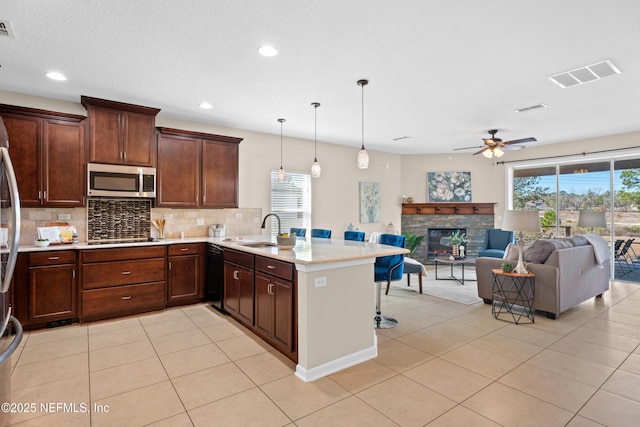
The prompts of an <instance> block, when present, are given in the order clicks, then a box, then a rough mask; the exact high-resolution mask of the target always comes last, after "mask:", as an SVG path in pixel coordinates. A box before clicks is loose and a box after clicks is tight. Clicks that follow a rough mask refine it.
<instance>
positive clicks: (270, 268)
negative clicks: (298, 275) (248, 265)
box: [256, 256, 293, 280]
mask: <svg viewBox="0 0 640 427" xmlns="http://www.w3.org/2000/svg"><path fill="white" fill-rule="evenodd" d="M256 270H258V271H262V272H265V273H268V274H271V275H273V276H278V277H282V278H283V279H285V280H293V264H291V263H289V262H284V261H278V260H276V259H273V258H266V257H262V256H256Z"/></svg>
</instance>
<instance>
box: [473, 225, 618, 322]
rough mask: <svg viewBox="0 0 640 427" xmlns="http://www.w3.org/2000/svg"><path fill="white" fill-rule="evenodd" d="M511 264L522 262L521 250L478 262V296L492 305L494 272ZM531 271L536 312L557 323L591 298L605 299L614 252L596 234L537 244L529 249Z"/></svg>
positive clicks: (527, 257) (512, 249)
mask: <svg viewBox="0 0 640 427" xmlns="http://www.w3.org/2000/svg"><path fill="white" fill-rule="evenodd" d="M505 260H509V261H510V262H511V263H512V264H513V266H514V267H515V265H516V264H517V262H518V247H517V246H515V245H509V247H508V248H507V251H506V252H505V257H504V258H503V259H497V258H486V257H481V258H478V259H477V260H476V274H477V277H478V296H479V297H480V298H482V299H483V300H484V302H485V303H486V304H491V302H492V299H493V297H492V291H491V286H492V283H493V275H492V273H491V270H492V269H494V268H498V269H499V268H500V264H501V263H502V262H504V261H505ZM524 260H525V265H526V268H527V270H529V271H530V272H531V273H534V274H535V275H536V277H535V309H536V310H540V311H544V312H546V313H547V317H549V318H551V319H555V318H556V316H558V315H559V314H560V313H562V312H563V311H565V310H568V309H570V308H572V307H575V306H576V305H578V304H580V303H581V302H583V301H586V300H588V299H589V298H593V297H597V296H602V293H603V292H605V291H607V290H608V289H609V276H610V273H609V272H610V267H611V262H610V252H609V250H608V245H607V242H606V241H605V240H604V239H602V238H601V237H600V236H596V235H593V234H589V235H578V236H573V237H570V238H564V239H550V240H536V241H535V242H534V243H533V244H532V245H531V246H529V247H525V250H524Z"/></svg>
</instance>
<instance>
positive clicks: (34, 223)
mask: <svg viewBox="0 0 640 427" xmlns="http://www.w3.org/2000/svg"><path fill="white" fill-rule="evenodd" d="M105 200H106V199H105ZM89 209H90V208H89V206H87V207H84V208H26V207H23V208H22V209H21V213H22V218H21V231H20V244H21V245H32V244H33V241H34V240H35V239H37V228H38V227H44V226H45V224H46V223H47V222H51V221H58V215H59V214H69V216H70V219H69V220H68V222H69V224H71V225H73V226H75V227H76V230H77V232H78V239H79V241H80V242H85V241H87V240H88V235H89V231H88V225H89V219H88V214H89ZM150 214H151V218H150V219H151V220H154V219H165V220H166V224H165V237H166V238H179V237H180V233H182V232H183V233H184V236H185V237H203V236H207V232H208V229H209V225H212V224H225V228H226V235H227V236H246V235H252V234H262V232H263V231H264V230H261V229H260V224H261V223H262V209H260V208H238V209H170V208H154V207H151V212H150ZM198 220H201V222H202V223H203V225H198V223H199V222H200V221H198ZM114 226H115V225H114ZM118 226H119V225H118ZM149 231H150V233H151V237H158V231H157V230H156V229H155V227H153V226H150V230H149ZM145 236H146V235H145Z"/></svg>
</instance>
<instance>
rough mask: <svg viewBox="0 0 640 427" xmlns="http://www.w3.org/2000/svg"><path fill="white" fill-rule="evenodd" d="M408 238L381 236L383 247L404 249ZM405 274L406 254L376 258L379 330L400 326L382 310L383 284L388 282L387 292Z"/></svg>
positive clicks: (376, 320)
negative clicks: (392, 283) (384, 314)
mask: <svg viewBox="0 0 640 427" xmlns="http://www.w3.org/2000/svg"><path fill="white" fill-rule="evenodd" d="M406 241H407V238H406V237H405V236H398V235H395V234H382V235H381V236H380V242H379V243H380V244H381V245H390V246H397V247H400V248H404V247H405V245H406ZM403 272H404V254H397V255H388V256H382V257H378V258H376V262H375V265H374V280H375V281H376V316H375V317H374V321H375V327H376V328H377V329H388V328H394V327H396V326H398V321H397V320H396V319H394V318H393V317H387V316H383V315H382V312H381V310H380V300H381V295H382V282H387V292H386V293H385V294H388V293H389V286H390V285H391V282H392V281H395V280H400V279H402V274H403Z"/></svg>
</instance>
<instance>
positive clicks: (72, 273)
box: [71, 270, 76, 279]
mask: <svg viewBox="0 0 640 427" xmlns="http://www.w3.org/2000/svg"><path fill="white" fill-rule="evenodd" d="M71 277H72V278H74V279H75V278H76V271H75V270H71Z"/></svg>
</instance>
